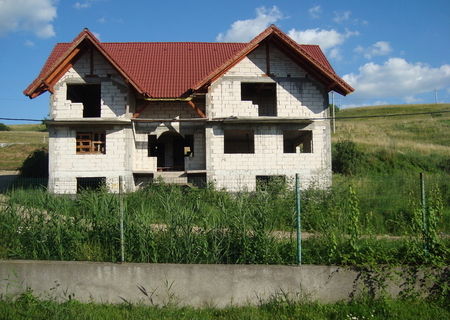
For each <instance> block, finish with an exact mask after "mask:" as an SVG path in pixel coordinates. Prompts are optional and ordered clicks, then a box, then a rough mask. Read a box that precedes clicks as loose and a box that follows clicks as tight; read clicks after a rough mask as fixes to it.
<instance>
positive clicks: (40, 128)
mask: <svg viewBox="0 0 450 320" xmlns="http://www.w3.org/2000/svg"><path fill="white" fill-rule="evenodd" d="M8 127H10V128H11V130H12V131H34V132H36V131H37V132H46V131H47V127H46V126H45V124H12V125H9V126H8Z"/></svg>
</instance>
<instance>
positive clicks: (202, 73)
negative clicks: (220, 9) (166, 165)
mask: <svg viewBox="0 0 450 320" xmlns="http://www.w3.org/2000/svg"><path fill="white" fill-rule="evenodd" d="M274 28H275V27H274ZM267 30H269V28H268V29H266V31H265V32H267ZM276 30H278V31H279V29H276ZM279 32H281V31H279ZM83 33H85V34H86V37H89V39H91V38H92V37H93V35H92V34H91V33H90V32H89V31H88V30H84V31H83V32H82V33H81V34H80V35H79V36H77V38H75V40H74V41H73V42H72V43H58V44H57V45H56V46H55V48H54V49H53V51H52V53H51V54H50V56H49V58H48V59H47V62H46V63H45V65H44V67H43V68H42V70H41V72H40V74H39V76H38V77H37V78H36V80H35V81H33V83H32V84H30V86H29V87H28V88H27V89H25V91H24V93H25V94H26V95H28V96H30V97H34V96H37V95H39V94H40V93H42V92H44V91H45V90H47V89H48V88H47V89H45V90H44V89H41V91H42V92H37V94H36V90H38V88H39V86H40V85H41V83H45V78H46V76H48V74H49V73H50V72H51V71H52V70H53V69H54V68H56V67H57V65H58V64H59V63H61V59H63V58H64V56H65V55H68V54H69V52H70V51H71V50H73V48H74V45H78V44H79V43H80V42H76V41H82V40H83ZM261 35H263V33H262V34H261ZM261 35H260V36H261ZM257 38H258V37H257ZM257 38H255V39H254V41H255V40H257ZM91 41H95V43H94V45H95V46H96V47H97V48H98V49H99V50H100V51H103V52H102V53H103V54H104V55H106V58H107V59H108V60H109V61H110V62H111V63H112V64H113V65H115V66H116V67H117V68H118V69H120V70H119V71H120V72H121V73H122V75H123V76H124V77H126V78H128V80H130V82H132V84H134V85H135V87H137V88H136V89H138V91H139V92H141V93H142V94H144V95H146V96H148V97H152V98H176V97H181V96H183V94H186V93H187V92H189V91H190V90H192V89H199V88H200V87H201V86H203V85H205V84H207V83H208V81H211V77H212V76H214V75H217V74H219V73H220V71H224V70H227V69H226V68H227V67H228V68H229V66H231V65H232V63H233V61H234V60H236V59H237V58H238V57H239V56H241V55H242V54H244V55H245V54H246V48H248V47H249V46H250V45H251V44H252V43H253V42H254V41H252V42H250V43H220V42H215V43H199V42H135V43H132V42H124V43H106V42H104V43H101V42H98V40H97V39H95V38H94V39H93V40H91ZM293 43H294V44H295V46H296V47H297V49H298V50H299V51H300V52H301V53H303V54H304V55H305V56H307V58H308V59H309V60H311V61H312V63H313V64H317V65H318V66H319V68H320V69H322V72H325V73H326V74H327V75H328V76H329V77H331V78H336V81H342V82H343V80H342V79H340V78H339V77H338V76H337V75H336V73H335V72H334V70H333V68H332V67H331V65H330V64H329V62H328V60H327V59H326V57H325V56H324V54H323V53H322V51H321V50H320V48H319V46H316V45H298V44H296V43H295V42H293ZM253 45H254V44H253ZM251 48H253V47H251ZM251 48H250V49H251ZM344 84H345V82H344ZM347 86H348V85H347ZM348 87H349V88H350V89H352V88H351V87H350V86H348ZM348 91H349V92H351V91H353V89H352V90H348Z"/></svg>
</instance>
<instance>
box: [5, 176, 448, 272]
mask: <svg viewBox="0 0 450 320" xmlns="http://www.w3.org/2000/svg"><path fill="white" fill-rule="evenodd" d="M383 181H384V182H383V183H382V182H381V180H377V181H375V182H378V183H379V184H375V185H374V186H372V187H373V190H374V193H373V194H372V195H369V193H367V194H364V192H363V190H364V188H363V187H364V186H365V185H366V184H367V183H368V182H367V178H366V180H364V179H361V178H355V177H353V178H348V177H337V179H336V184H335V187H334V188H332V189H330V190H314V189H310V190H304V191H303V192H302V195H303V198H302V210H303V211H302V221H303V231H310V232H313V233H314V234H315V237H313V238H310V239H308V240H306V241H304V248H303V253H304V257H303V260H304V262H305V263H315V264H363V263H367V262H377V263H399V264H400V263H406V264H421V263H429V262H433V263H434V262H437V263H444V262H447V263H448V262H450V253H449V252H448V246H449V241H448V239H447V240H445V239H444V240H442V241H441V242H436V246H435V248H436V250H435V252H433V253H432V258H433V259H431V260H430V259H428V258H427V259H422V258H423V257H422V256H421V254H422V250H421V247H420V246H421V242H420V241H421V240H420V239H419V238H421V237H422V235H421V234H420V226H418V227H415V229H414V228H412V226H413V225H412V221H415V220H414V219H413V218H414V217H415V212H417V208H419V209H420V206H419V204H418V203H417V201H415V202H414V201H411V198H412V199H414V198H415V197H417V198H418V195H417V192H416V194H414V191H408V187H407V186H408V185H409V183H408V180H403V182H402V183H400V182H397V183H398V184H399V185H402V186H403V187H404V188H401V189H400V190H402V193H401V194H399V193H395V192H394V191H393V190H395V186H394V181H392V182H386V180H383ZM412 181H413V182H411V184H412V185H411V187H414V188H415V189H418V185H417V182H416V181H415V180H412ZM372 183H374V182H373V181H372ZM350 185H352V186H353V190H354V192H350V191H349V190H350V188H349V186H350ZM387 186H389V187H393V189H392V190H390V189H389V188H387ZM375 187H376V188H375ZM383 190H385V191H388V192H386V193H383V192H382V191H383ZM411 192H412V193H411ZM380 194H382V195H384V198H383V197H382V196H380ZM400 195H402V198H401V199H403V200H404V201H400V200H398V199H397V197H399V196H400ZM437 196H439V197H440V199H442V196H441V195H440V193H439V195H437ZM8 197H9V198H8V200H7V203H6V206H4V207H3V208H2V209H0V211H1V216H2V219H1V220H0V257H3V258H21V259H50V260H89V261H112V262H116V261H118V260H119V258H120V230H119V224H120V221H119V198H118V195H115V194H110V193H107V192H105V191H100V192H94V191H84V192H82V193H80V194H79V195H77V196H76V197H74V198H72V197H65V196H54V195H51V194H49V193H47V192H46V191H45V190H44V189H38V188H37V189H16V190H13V191H11V192H10V193H9V194H8ZM391 200H392V201H391ZM394 200H395V201H394ZM124 203H125V208H124V209H125V210H124V211H125V220H124V226H125V229H124V233H125V248H126V250H125V260H126V261H130V262H131V261H133V262H161V263H164V262H170V263H230V264H234V263H243V264H248V263H258V264H293V263H295V250H296V248H295V243H296V242H295V239H294V226H295V224H294V216H295V215H294V193H293V191H292V190H289V189H288V188H286V187H281V188H280V186H279V185H277V186H274V187H270V188H269V189H264V190H260V191H257V192H243V193H236V194H231V193H227V192H224V191H217V190H214V189H213V188H205V189H197V188H191V189H189V188H182V187H180V186H173V185H166V184H155V185H152V186H150V187H148V188H146V189H144V190H140V191H138V192H135V193H131V194H128V195H125V196H124ZM447 207H448V206H447ZM375 210H377V211H375ZM435 211H436V210H435ZM438 211H439V212H438V213H437V214H436V219H437V220H436V219H435V221H439V223H436V227H438V229H437V231H443V230H444V231H445V228H443V227H445V224H444V223H443V221H444V220H442V219H443V217H442V215H443V214H444V213H443V210H442V209H439V210H438ZM433 212H434V211H433ZM446 221H447V222H448V217H447V220H446ZM447 228H448V225H447ZM280 230H281V231H283V232H281V233H280V232H278V231H280ZM417 230H419V232H417ZM447 230H448V229H447ZM275 231H277V232H275ZM381 232H383V233H384V232H391V233H392V234H401V235H404V236H405V238H402V239H401V240H395V241H393V240H390V239H386V240H377V239H376V238H375V236H374V235H375V234H379V233H381ZM436 235H438V233H436ZM411 237H414V238H417V239H419V241H416V242H411V241H409V238H411ZM433 243H434V242H433ZM356 251H357V254H355V252H356ZM435 256H438V258H436V257H435Z"/></svg>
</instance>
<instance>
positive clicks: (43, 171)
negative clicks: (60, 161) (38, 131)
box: [19, 149, 48, 178]
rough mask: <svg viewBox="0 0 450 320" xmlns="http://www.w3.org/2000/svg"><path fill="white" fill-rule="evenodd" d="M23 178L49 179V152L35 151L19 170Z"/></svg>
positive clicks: (44, 150) (43, 150)
mask: <svg viewBox="0 0 450 320" xmlns="http://www.w3.org/2000/svg"><path fill="white" fill-rule="evenodd" d="M19 171H20V175H21V176H22V177H30V178H47V177H48V151H47V150H46V149H39V150H35V151H34V152H33V153H32V154H30V155H29V156H28V158H26V159H25V161H24V162H23V164H22V167H20V169H19Z"/></svg>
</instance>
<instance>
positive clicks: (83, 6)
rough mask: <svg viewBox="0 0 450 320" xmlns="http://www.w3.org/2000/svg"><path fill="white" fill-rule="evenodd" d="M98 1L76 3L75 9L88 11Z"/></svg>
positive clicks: (90, 0)
mask: <svg viewBox="0 0 450 320" xmlns="http://www.w3.org/2000/svg"><path fill="white" fill-rule="evenodd" d="M94 1H96V0H85V1H81V2H80V1H77V2H75V3H74V5H73V7H74V8H75V9H86V8H90V7H92V3H93V2H94Z"/></svg>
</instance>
